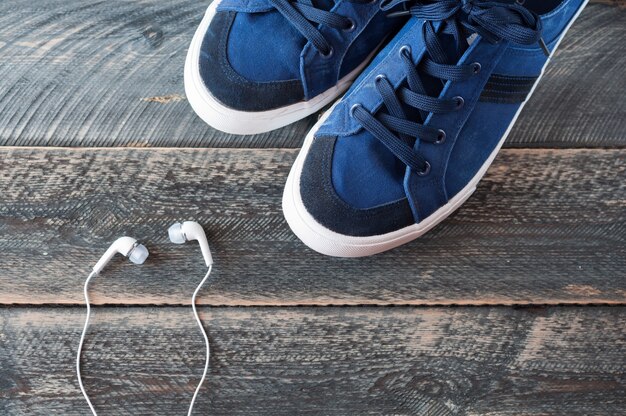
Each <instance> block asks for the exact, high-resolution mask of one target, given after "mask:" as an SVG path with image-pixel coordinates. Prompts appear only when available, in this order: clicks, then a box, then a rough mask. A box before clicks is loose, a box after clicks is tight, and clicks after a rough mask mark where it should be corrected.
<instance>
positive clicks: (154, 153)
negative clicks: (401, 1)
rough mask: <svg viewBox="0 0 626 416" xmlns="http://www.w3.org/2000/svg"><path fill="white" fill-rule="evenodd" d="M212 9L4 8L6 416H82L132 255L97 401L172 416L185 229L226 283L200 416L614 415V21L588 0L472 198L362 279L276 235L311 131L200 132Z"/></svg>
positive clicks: (185, 351)
mask: <svg viewBox="0 0 626 416" xmlns="http://www.w3.org/2000/svg"><path fill="white" fill-rule="evenodd" d="M206 6H207V3H205V2H199V1H195V0H194V1H192V0H160V1H157V0H141V1H140V0H114V1H107V2H103V1H99V0H80V1H79V0H33V1H29V2H25V1H23V0H3V1H2V2H0V58H1V59H0V146H4V147H0V251H1V252H2V256H0V415H1V416H4V415H8V416H22V415H28V416H30V415H45V416H47V415H51V414H52V415H57V414H58V415H68V416H73V415H85V414H88V407H87V406H86V403H85V402H84V400H83V398H82V396H81V394H80V390H79V388H78V384H77V380H76V377H75V374H74V354H75V353H76V347H77V343H78V337H79V335H80V330H81V328H82V323H83V319H84V312H85V310H84V307H83V299H82V284H83V282H84V279H85V278H86V275H87V273H88V272H89V269H90V267H91V266H92V265H93V264H94V262H95V261H96V260H97V259H98V258H99V257H100V256H101V255H102V253H103V252H104V250H105V249H106V248H107V247H108V245H109V244H110V242H111V241H112V240H114V239H115V238H117V237H119V236H120V235H123V234H129V235H132V236H135V237H138V238H140V239H141V240H142V241H143V242H145V243H146V245H148V247H149V249H150V253H151V254H150V258H149V259H148V261H147V263H146V264H145V265H143V266H141V267H138V266H133V265H130V264H129V263H128V262H127V261H124V260H123V259H116V260H115V261H113V262H112V263H111V264H110V265H109V267H107V269H106V272H105V273H104V274H103V275H102V276H100V277H99V278H97V279H96V280H95V281H94V283H93V285H92V290H91V296H92V298H93V300H94V301H95V303H96V304H97V305H99V306H96V307H95V308H94V317H93V320H92V327H91V330H90V332H89V334H88V337H87V342H86V345H85V350H84V351H85V354H84V356H83V366H84V372H85V381H86V386H87V389H88V391H89V392H90V395H91V398H92V400H93V402H94V404H95V405H96V408H97V409H98V414H99V415H126V414H128V415H138V416H141V415H178V414H185V413H186V409H187V406H188V403H189V400H190V399H191V396H192V394H193V390H194V388H195V386H196V383H197V382H198V380H199V376H200V374H201V371H202V365H203V359H204V356H203V345H202V338H201V335H200V333H199V331H198V329H197V328H196V326H195V323H194V321H193V320H192V315H191V309H190V308H189V306H188V305H189V301H190V296H191V293H192V292H193V289H194V288H195V286H196V285H197V283H198V282H199V280H200V279H201V277H202V275H203V274H204V267H203V266H202V260H201V256H200V253H199V250H198V248H197V247H196V246H195V245H194V244H188V245H185V246H175V245H173V244H171V243H169V241H168V239H167V232H166V230H167V227H168V226H169V225H170V224H171V223H173V222H174V221H179V220H186V219H194V220H197V221H199V222H200V223H202V224H203V225H204V227H205V229H206V230H207V233H208V236H209V240H210V243H211V247H212V250H213V253H214V257H215V260H216V265H215V271H214V274H213V275H212V277H211V279H210V281H209V283H208V284H207V286H206V287H205V288H204V290H203V291H202V292H201V293H200V298H199V303H201V304H203V305H206V306H203V307H202V308H201V316H202V318H203V321H204V323H205V327H206V328H207V330H208V332H209V337H210V339H211V342H212V356H211V372H210V374H209V377H208V382H207V384H206V385H205V387H204V388H203V390H202V392H201V394H200V397H199V401H198V403H197V408H196V410H197V412H196V413H195V414H214V415H250V416H259V415H271V416H275V415H278V416H280V415H289V416H291V415H342V416H343V415H379V414H385V415H432V416H448V415H450V416H452V415H455V416H456V415H471V416H478V415H488V416H496V415H498V416H501V415H502V416H509V415H510V416H512V415H515V416H517V415H533V416H539V415H542V416H543V415H567V416H572V415H601V416H606V415H611V416H613V415H615V416H618V415H626V376H625V374H626V149H625V148H624V147H625V145H626V99H625V98H624V93H623V91H624V90H625V89H626V77H624V68H625V67H626V42H624V39H625V38H626V0H596V1H593V0H592V4H590V5H589V6H588V8H587V9H586V10H585V11H584V13H583V14H582V16H581V18H580V19H579V21H578V22H577V23H576V24H575V25H574V26H573V27H572V30H571V31H570V33H569V34H568V36H567V38H566V39H565V40H564V42H563V44H562V47H561V49H560V50H559V51H558V52H557V54H556V55H555V57H554V60H553V62H552V64H551V66H549V68H548V72H547V74H546V77H545V79H544V81H543V83H542V84H540V86H539V88H538V89H537V92H536V94H535V95H534V96H533V98H532V101H531V102H529V104H528V105H527V106H526V108H525V110H524V112H523V115H522V116H521V117H520V119H519V122H518V123H517V125H516V126H515V129H514V130H513V132H512V134H511V136H510V138H509V140H508V143H507V146H508V147H509V149H506V150H503V151H502V152H501V153H500V154H499V155H498V157H497V159H496V161H495V163H494V165H493V166H492V167H491V169H490V170H489V171H488V173H487V175H486V177H485V179H484V180H483V181H482V182H481V183H480V185H479V187H478V189H477V191H476V193H475V195H474V196H473V197H472V198H470V199H469V201H468V202H467V203H466V204H465V205H463V207H462V208H461V209H460V210H459V211H458V212H457V213H456V214H454V215H453V216H452V217H450V218H449V219H447V220H446V221H444V222H443V223H442V224H441V225H440V226H438V227H437V228H436V229H434V230H433V231H431V232H430V233H428V234H427V235H425V236H424V237H423V238H421V239H419V240H417V241H415V242H413V243H411V244H407V245H405V246H403V247H400V248H398V249H396V250H393V251H390V252H388V253H384V254H382V255H378V256H375V257H372V258H367V259H334V258H328V257H324V256H321V255H319V254H316V253H314V252H312V251H311V250H309V249H307V248H306V247H305V246H304V245H303V244H302V243H300V242H299V241H298V239H297V238H296V237H295V236H294V235H293V234H292V233H291V231H290V230H289V228H288V226H287V225H286V223H285V221H284V219H283V217H282V214H281V211H280V198H281V193H282V188H283V185H284V182H285V179H286V175H287V173H288V171H289V168H290V166H291V163H292V162H293V160H294V159H295V156H296V154H297V149H295V148H297V147H298V146H299V145H300V143H301V142H302V140H303V137H304V135H305V134H306V132H307V131H308V129H309V128H310V127H311V126H312V124H313V123H314V122H315V119H316V116H315V115H313V116H311V117H309V118H308V119H306V120H303V121H301V122H299V123H296V124H294V125H292V126H289V127H286V128H284V129H281V130H279V131H276V132H272V133H267V134H263V135H258V136H255V137H238V136H231V135H225V134H222V133H219V132H216V131H215V130H212V129H211V128H209V127H208V126H206V125H205V124H203V123H202V122H201V121H200V120H199V119H198V118H197V117H196V116H195V115H194V114H193V112H192V111H191V109H190V108H189V105H188V103H187V102H186V100H185V97H184V90H183V85H182V64H183V60H184V56H185V53H186V48H187V45H188V43H189V41H190V39H191V36H192V34H193V31H194V30H195V26H196V25H197V23H198V22H199V20H200V19H201V16H202V14H203V11H204V9H205V8H206ZM14 146H15V147H14ZM34 146H42V147H34ZM164 146H165V147H196V149H166V148H156V147H164ZM61 147H65V148H61ZM69 147H72V148H69ZM96 147H98V148H96ZM103 147H106V148H103ZM131 147H133V148H131ZM138 147H142V148H141V149H139V148H138ZM143 147H152V148H150V149H148V148H143ZM226 147H232V148H238V149H228V148H226ZM511 147H517V148H516V149H511ZM216 148H223V149H216ZM331 305H332V306H331ZM346 305H348V306H346ZM392 305H393V306H392ZM402 305H404V306H402ZM446 305H449V306H446ZM497 305H500V306H497ZM504 305H505V306H504ZM545 305H551V306H545Z"/></svg>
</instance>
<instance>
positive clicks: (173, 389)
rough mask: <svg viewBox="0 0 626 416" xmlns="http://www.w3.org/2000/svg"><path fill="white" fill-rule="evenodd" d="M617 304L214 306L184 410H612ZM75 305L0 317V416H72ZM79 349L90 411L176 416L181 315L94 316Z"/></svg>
mask: <svg viewBox="0 0 626 416" xmlns="http://www.w3.org/2000/svg"><path fill="white" fill-rule="evenodd" d="M625 312H626V311H625V309H624V308H623V307H601V308H600V307H598V308H593V307H585V308H582V307H566V308H547V309H542V308H532V309H525V308H523V309H514V308H497V307H496V308H486V307H485V308H451V309H448V308H367V307H366V308H358V307H357V308H287V309H285V308H217V309H214V308H212V309H203V310H202V311H201V316H202V318H203V320H204V323H205V326H206V328H207V330H208V332H209V336H210V339H211V342H212V347H213V348H212V351H213V353H212V358H211V370H210V374H209V377H208V382H207V383H206V384H205V386H204V388H203V390H202V391H201V394H200V397H199V400H198V402H197V407H196V413H195V414H212V415H276V416H279V415H289V416H292V415H319V414H323V415H342V416H345V415H381V414H393V415H433V416H452V415H516V416H519V415H570V416H572V415H601V416H606V415H620V414H625V413H626V377H625V374H626V334H625V332H624V329H625V328H624V313H625ZM83 319H84V311H83V310H82V309H79V308H53V309H49V308H42V309H35V310H32V309H30V310H29V309H26V310H24V309H22V308H15V309H0V328H2V333H1V336H2V338H3V339H2V342H3V348H2V349H0V364H1V365H2V370H3V377H2V378H0V386H1V387H2V388H0V412H1V413H2V414H3V415H50V414H62V415H67V416H72V415H85V414H87V412H88V408H87V406H86V404H85V403H84V401H83V398H82V396H81V394H80V390H79V388H78V384H77V381H76V378H75V375H74V354H75V352H76V347H77V341H78V337H79V334H80V329H81V326H82V321H83ZM84 351H85V353H84V355H83V358H84V359H83V363H84V364H83V368H84V371H85V385H86V389H87V390H88V392H89V393H90V395H91V398H92V401H93V403H94V405H95V407H96V409H98V410H99V414H101V415H120V414H132V415H181V414H185V413H186V408H187V406H188V403H189V400H190V399H191V396H192V393H193V390H194V388H195V386H196V384H197V382H198V380H199V376H200V374H201V372H202V365H203V360H204V355H203V345H202V338H201V336H200V333H199V332H198V330H197V327H196V326H195V324H194V322H193V321H192V316H191V312H190V310H189V309H188V308H167V307H160V308H118V309H116V308H98V309H97V310H96V311H95V315H94V320H93V326H92V327H91V330H90V332H89V335H88V338H87V342H86V344H85V350H84Z"/></svg>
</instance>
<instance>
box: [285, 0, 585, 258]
mask: <svg viewBox="0 0 626 416" xmlns="http://www.w3.org/2000/svg"><path fill="white" fill-rule="evenodd" d="M587 2H588V0H587V1H585V2H584V3H583V5H582V6H581V7H580V10H578V12H577V13H576V15H575V16H574V17H573V18H572V21H571V22H570V23H569V24H568V26H567V27H566V28H565V31H564V32H563V35H562V36H561V38H560V39H559V41H558V42H557V43H556V45H555V47H554V49H553V50H552V52H551V55H550V57H549V58H548V60H547V61H546V63H545V65H544V66H543V68H542V70H541V74H540V76H539V78H538V79H537V81H536V82H535V85H534V86H533V88H532V90H531V91H530V93H529V94H528V97H527V99H526V101H524V102H523V103H522V105H521V106H520V108H519V109H518V111H517V113H516V114H515V117H514V118H513V121H511V123H510V124H509V127H508V128H507V130H506V132H505V133H504V135H503V136H502V138H501V139H500V142H499V143H498V145H497V146H496V148H495V149H494V151H493V152H492V153H491V154H490V155H489V158H488V159H487V160H486V161H485V163H483V165H482V166H481V168H480V170H479V171H478V172H477V173H476V175H475V176H474V177H473V178H472V179H471V180H470V182H469V183H468V184H467V185H466V186H465V187H464V188H463V189H462V190H461V191H460V192H459V193H458V194H457V195H456V196H454V197H453V198H452V199H450V201H448V203H447V204H445V205H443V206H442V207H441V208H439V209H438V210H437V211H435V212H434V213H433V214H431V215H430V216H429V217H428V218H426V219H424V220H423V221H421V222H420V223H419V224H413V225H410V226H408V227H405V228H402V229H400V230H396V231H393V232H390V233H386V234H381V235H376V236H368V237H354V236H349V235H344V234H339V233H336V232H334V231H332V230H330V229H328V228H326V227H324V226H323V225H322V224H320V223H318V222H317V221H316V220H315V218H313V216H311V214H309V213H308V211H307V210H306V208H305V206H304V203H303V202H302V197H301V195H300V175H301V174H302V167H303V165H304V161H305V159H306V155H307V153H308V151H309V148H310V147H311V143H312V142H313V137H314V135H315V132H316V131H317V130H318V129H319V127H320V126H321V125H322V124H323V123H324V121H325V120H326V118H328V116H329V115H330V113H331V111H332V110H333V108H334V106H333V107H332V108H330V109H329V110H328V111H327V112H326V113H324V115H323V116H322V117H321V118H320V120H319V121H318V122H317V123H316V124H315V126H313V128H312V129H311V131H310V132H309V133H308V134H307V136H306V139H305V142H304V144H303V146H302V150H301V151H300V153H299V154H298V157H297V158H296V161H295V163H294V165H293V166H292V168H291V171H290V172H289V176H288V177H287V183H286V185H285V190H284V193H283V201H282V203H283V214H284V215H285V219H286V220H287V223H288V224H289V226H290V227H291V229H292V231H293V232H294V234H296V236H298V238H299V239H300V240H302V242H303V243H304V244H306V245H307V246H309V247H310V248H311V249H313V250H315V251H317V252H319V253H322V254H326V255H328V256H334V257H364V256H371V255H374V254H378V253H381V252H383V251H387V250H391V249H392V248H395V247H398V246H400V245H403V244H405V243H408V242H409V241H412V240H414V239H416V238H418V237H420V236H422V235H423V234H425V233H426V232H428V231H429V230H430V229H432V228H433V227H435V226H436V225H437V224H439V223H440V222H441V221H443V220H444V219H446V218H447V217H448V216H449V215H450V214H452V213H453V212H454V211H455V210H457V209H458V208H459V207H460V206H461V205H463V203H464V202H465V201H466V200H467V199H468V198H469V197H470V196H471V195H472V194H473V193H474V191H475V190H476V186H477V185H478V182H480V180H481V179H482V178H483V176H484V175H485V173H486V172H487V169H489V167H490V166H491V164H492V163H493V160H494V159H495V157H496V155H497V154H498V152H499V151H500V148H501V147H502V145H503V144H504V141H505V140H506V138H507V137H508V135H509V133H510V132H511V130H512V129H513V126H514V125H515V122H516V121H517V118H518V117H519V115H520V113H521V112H522V110H523V109H524V106H525V104H526V103H527V102H528V101H529V99H530V97H531V96H532V94H533V93H534V92H535V89H536V88H537V85H538V84H539V82H540V81H541V78H543V75H544V72H545V69H546V67H547V65H548V64H549V63H550V59H551V57H552V54H554V52H555V51H556V49H557V48H558V47H559V45H560V43H561V41H562V40H563V38H564V37H565V35H566V34H567V32H568V31H569V29H570V27H571V25H572V24H573V23H574V22H575V21H576V19H577V18H578V16H579V15H580V13H581V12H582V10H583V9H584V8H585V6H586V5H587Z"/></svg>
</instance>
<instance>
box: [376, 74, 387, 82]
mask: <svg viewBox="0 0 626 416" xmlns="http://www.w3.org/2000/svg"><path fill="white" fill-rule="evenodd" d="M383 79H387V76H386V75H385V74H378V75H376V78H374V82H378V81H382V80H383Z"/></svg>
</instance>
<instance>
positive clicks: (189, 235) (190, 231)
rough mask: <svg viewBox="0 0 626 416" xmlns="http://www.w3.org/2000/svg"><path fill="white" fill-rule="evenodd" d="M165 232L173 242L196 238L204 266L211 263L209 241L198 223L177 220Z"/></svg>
mask: <svg viewBox="0 0 626 416" xmlns="http://www.w3.org/2000/svg"><path fill="white" fill-rule="evenodd" d="M167 233H168V234H169V236H170V241H171V242H172V243H174V244H184V243H185V242H187V241H190V240H197V241H198V243H199V244H200V250H201V251H202V257H204V262H205V263H206V266H207V267H210V266H211V265H212V264H213V257H212V256H211V250H210V249H209V242H208V241H207V239H206V234H205V233H204V229H203V228H202V226H201V225H200V224H198V223H197V222H195V221H185V222H183V223H182V224H181V223H179V222H177V223H176V224H174V225H172V226H171V227H170V228H168V230H167Z"/></svg>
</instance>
